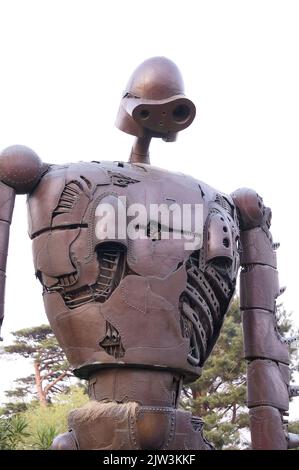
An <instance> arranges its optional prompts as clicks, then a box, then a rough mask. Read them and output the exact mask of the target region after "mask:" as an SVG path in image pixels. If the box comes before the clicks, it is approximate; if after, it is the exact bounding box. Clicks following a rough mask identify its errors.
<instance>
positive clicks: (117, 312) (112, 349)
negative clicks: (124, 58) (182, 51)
mask: <svg viewBox="0 0 299 470" xmlns="http://www.w3.org/2000/svg"><path fill="white" fill-rule="evenodd" d="M194 117H195V106H194V104H193V103H192V102H191V101H190V100H189V99H187V98H186V97H185V95H184V86H183V80H182V77H181V74H180V71H179V70H178V68H177V66H176V65H175V64H174V63H173V62H171V61H170V60H168V59H166V58H163V57H154V58H151V59H149V60H147V61H145V62H144V63H143V64H141V65H140V66H139V67H138V68H137V69H136V71H135V72H134V73H133V75H132V77H131V79H130V80H129V83H128V85H127V88H126V90H125V92H124V94H123V97H122V100H121V104H120V109H119V113H118V117H117V122H116V125H117V127H118V128H119V129H121V130H122V131H124V132H127V133H129V134H132V135H134V136H136V141H135V144H134V146H133V149H132V152H131V156H130V160H129V163H125V162H122V161H117V162H111V161H103V162H98V161H92V162H79V163H74V164H68V165H51V164H45V163H42V161H41V160H40V158H39V157H38V156H37V155H36V154H35V153H34V152H33V151H32V150H30V149H28V148H26V147H22V146H12V147H9V148H7V149H5V150H3V151H2V153H1V155H0V181H1V182H0V201H1V204H0V301H1V311H0V318H1V319H2V318H3V315H4V312H3V305H4V304H3V302H4V300H3V299H4V284H5V267H6V257H7V247H8V240H9V227H10V222H11V218H12V212H13V207H14V199H15V195H16V194H28V201H27V203H28V218H29V236H30V238H31V239H32V243H33V257H34V266H35V272H36V277H37V278H38V279H39V281H40V282H41V284H42V286H43V298H44V304H45V309H46V313H47V316H48V319H49V322H50V324H51V326H52V328H53V331H54V333H55V335H56V336H57V339H58V342H59V344H60V345H61V347H62V348H63V349H64V351H65V354H66V356H67V358H68V360H69V362H70V364H71V365H72V367H73V371H74V374H75V375H76V376H77V377H79V378H81V379H85V380H88V383H89V396H90V399H91V401H90V402H89V403H88V404H87V405H85V406H83V407H82V408H79V409H76V410H74V411H72V412H71V413H70V415H69V432H67V433H65V434H62V435H60V436H58V437H57V438H56V439H55V440H54V442H53V445H52V448H53V449H73V450H77V449H106V450H107V449H169V450H172V449H179V450H181V449H193V450H196V449H199V450H205V449H206V450H208V449H211V448H212V445H211V444H209V443H208V442H207V441H206V439H205V438H204V436H203V434H202V427H203V422H202V420H201V419H200V418H199V417H196V416H192V414H191V413H189V412H186V411H183V410H181V409H179V408H178V400H179V397H180V391H181V387H182V385H183V384H188V383H191V382H192V381H194V380H196V379H197V378H198V377H200V375H201V370H202V367H203V366H204V363H205V361H206V359H207V358H208V356H209V354H210V353H211V351H212V349H213V346H214V344H215V342H216V341H217V338H218V336H219V333H220V330H221V326H222V323H223V320H224V317H225V314H226V312H227V310H228V308H229V305H230V301H231V299H232V297H233V295H234V291H235V285H236V279H237V275H238V270H239V267H240V266H241V268H242V269H241V280H240V290H241V292H240V295H241V310H242V321H243V330H244V349H245V358H246V359H247V361H248V374H247V381H248V382H247V386H248V407H249V414H250V429H251V435H252V447H253V449H287V448H291V447H295V446H297V445H299V438H298V437H297V436H296V435H290V434H288V433H287V426H286V424H285V423H286V421H285V416H286V415H288V413H287V411H288V407H289V397H290V396H293V395H296V394H297V393H298V390H297V388H296V387H291V386H290V384H289V376H290V372H289V353H288V344H287V341H286V340H285V339H283V338H282V337H281V336H280V333H279V331H278V328H277V324H276V318H275V310H276V307H275V302H276V298H277V296H279V295H280V293H281V290H280V288H279V283H278V273H277V270H276V253H275V250H276V248H277V245H275V244H273V242H272V237H271V234H270V232H269V227H270V221H271V211H270V209H268V208H267V207H265V206H264V204H263V200H262V199H261V197H260V196H258V195H257V194H256V192H255V191H253V190H250V189H239V190H237V191H235V192H234V193H233V194H232V195H230V196H229V195H225V194H223V193H221V192H220V191H217V190H215V189H213V188H211V187H210V186H208V185H207V184H205V183H202V182H201V181H197V180H196V179H194V178H192V177H187V176H184V175H182V174H175V173H171V172H167V171H165V170H161V169H159V168H155V167H153V166H151V165H150V160H149V145H150V141H151V139H152V138H162V139H163V140H165V141H166V142H169V141H174V140H175V138H176V135H177V133H178V132H179V131H181V130H183V129H185V128H186V127H187V126H189V125H190V124H191V123H192V121H193V119H194ZM136 204H137V205H139V206H140V205H141V206H142V207H144V208H145V209H146V214H150V213H151V212H150V205H151V204H156V205H161V204H162V205H163V207H164V208H165V207H166V208H169V209H170V212H171V208H170V206H171V205H172V204H176V205H178V206H183V205H184V204H185V205H188V207H191V208H192V209H191V214H192V210H193V207H198V206H200V207H201V208H202V231H201V235H202V238H201V243H199V244H198V245H197V246H193V247H190V246H189V245H188V247H187V248H186V246H187V245H186V238H184V230H182V231H181V232H180V231H178V230H176V227H175V223H174V220H170V219H169V221H168V222H165V221H163V220H162V219H161V218H160V217H159V216H158V217H156V218H154V219H151V217H150V216H148V215H147V216H146V217H145V218H143V222H138V223H137V222H136V219H134V217H133V215H134V214H133V213H132V211H131V212H130V208H132V206H134V205H136ZM103 208H104V209H105V211H103V210H102V209H103ZM123 214H125V215H123ZM115 216H116V217H115ZM195 220H196V218H195ZM124 226H125V228H126V227H129V226H130V228H131V229H132V227H133V232H134V230H135V232H134V233H136V232H138V231H142V233H143V236H142V237H135V236H129V235H128V233H127V231H126V230H125V231H124V232H125V234H123V233H122V234H120V233H119V232H120V231H122V232H123V228H124ZM120 229H121V230H120ZM200 230H201V228H200V227H196V224H195V223H192V224H191V227H190V228H189V230H188V231H187V232H188V237H189V239H190V236H191V238H192V235H193V236H194V237H195V236H196V233H197V232H200ZM131 231H132V230H131ZM164 232H167V233H168V235H169V236H168V238H167V237H164V236H163V233H164ZM178 235H182V236H178Z"/></svg>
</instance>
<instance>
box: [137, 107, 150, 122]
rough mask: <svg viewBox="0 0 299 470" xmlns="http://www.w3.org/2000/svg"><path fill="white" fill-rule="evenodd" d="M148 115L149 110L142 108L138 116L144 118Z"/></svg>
mask: <svg viewBox="0 0 299 470" xmlns="http://www.w3.org/2000/svg"><path fill="white" fill-rule="evenodd" d="M149 115H150V112H149V111H148V109H142V110H141V111H140V113H139V116H140V118H141V119H144V120H145V119H148V118H149Z"/></svg>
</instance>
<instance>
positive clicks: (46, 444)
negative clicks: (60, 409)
mask: <svg viewBox="0 0 299 470" xmlns="http://www.w3.org/2000/svg"><path fill="white" fill-rule="evenodd" d="M57 434H58V432H57V429H56V428H55V427H54V426H44V425H43V426H41V427H40V428H38V430H37V431H36V438H37V441H36V442H35V443H34V444H33V446H34V448H35V449H37V450H48V449H50V447H51V444H52V442H53V440H54V437H55V436H57Z"/></svg>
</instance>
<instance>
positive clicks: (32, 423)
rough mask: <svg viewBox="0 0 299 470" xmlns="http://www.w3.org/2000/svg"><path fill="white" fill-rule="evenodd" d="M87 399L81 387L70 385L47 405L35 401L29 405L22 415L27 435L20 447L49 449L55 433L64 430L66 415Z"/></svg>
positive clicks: (65, 429)
mask: <svg viewBox="0 0 299 470" xmlns="http://www.w3.org/2000/svg"><path fill="white" fill-rule="evenodd" d="M87 401H88V396H87V395H86V393H85V391H84V389H83V387H72V388H71V390H70V391H69V392H68V393H61V394H59V395H57V396H56V397H55V400H54V401H53V403H52V404H51V405H49V406H40V404H38V403H36V404H34V405H31V406H29V408H28V410H27V411H26V412H25V413H23V414H22V417H23V418H24V419H25V421H26V422H27V423H28V436H27V437H26V439H25V440H24V441H23V443H22V445H21V448H22V449H24V450H27V449H34V450H41V449H43V450H46V449H49V447H50V445H51V443H52V441H53V439H54V437H55V436H57V434H60V433H63V432H66V431H67V429H68V426H67V417H68V414H69V412H70V411H71V410H72V409H74V408H79V407H80V406H83V405H84V404H85V403H87Z"/></svg>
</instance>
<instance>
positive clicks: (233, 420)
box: [231, 404, 237, 424]
mask: <svg viewBox="0 0 299 470" xmlns="http://www.w3.org/2000/svg"><path fill="white" fill-rule="evenodd" d="M236 419H237V405H236V404H234V405H233V415H232V420H231V423H232V424H236Z"/></svg>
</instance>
